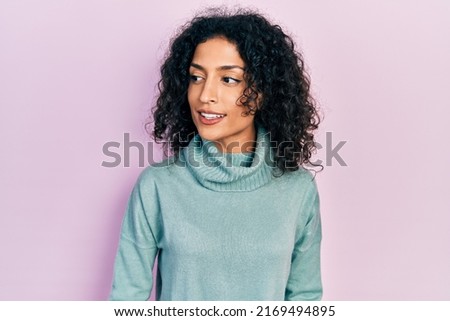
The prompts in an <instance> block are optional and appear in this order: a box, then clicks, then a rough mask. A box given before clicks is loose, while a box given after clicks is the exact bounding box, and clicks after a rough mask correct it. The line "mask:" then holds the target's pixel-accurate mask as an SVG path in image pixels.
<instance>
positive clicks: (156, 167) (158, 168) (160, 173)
mask: <svg viewBox="0 0 450 321" xmlns="http://www.w3.org/2000/svg"><path fill="white" fill-rule="evenodd" d="M178 163H179V161H178V160H177V158H175V157H174V156H171V157H168V158H165V159H163V160H161V161H159V162H155V163H153V164H150V165H148V166H147V167H145V168H144V169H143V170H142V172H141V173H140V175H139V178H138V184H145V185H148V184H149V183H155V182H157V181H167V178H168V177H169V176H172V177H173V176H176V175H177V168H178V167H182V166H179V164H178Z"/></svg>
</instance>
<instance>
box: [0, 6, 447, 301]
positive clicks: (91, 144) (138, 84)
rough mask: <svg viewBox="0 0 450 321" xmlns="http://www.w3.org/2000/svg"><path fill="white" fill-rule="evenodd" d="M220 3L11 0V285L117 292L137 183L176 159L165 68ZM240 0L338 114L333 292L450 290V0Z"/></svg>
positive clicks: (6, 181) (328, 225) (7, 102)
mask: <svg viewBox="0 0 450 321" xmlns="http://www.w3.org/2000/svg"><path fill="white" fill-rule="evenodd" d="M220 3H223V2H216V1H196V0H193V1H175V0H166V1H145V0H120V1H119V0H115V1H106V0H103V1H100V0H95V1H56V0H53V1H52V0H42V1H20V0H2V1H1V2H0V106H1V109H0V137H1V139H2V142H1V157H0V184H1V185H0V186H1V187H0V188H1V193H0V195H1V196H0V197H1V202H0V253H1V259H0V299H2V300H104V299H106V298H107V296H108V293H109V290H110V286H111V278H112V272H113V271H112V269H113V262H114V257H115V254H116V249H117V242H118V237H119V230H120V224H121V220H122V216H123V214H124V211H125V206H126V201H127V199H128V196H129V193H130V191H131V188H132V186H133V184H134V182H135V180H136V178H137V176H138V175H139V173H140V172H141V171H142V169H143V167H142V166H140V165H147V163H148V162H149V161H150V162H151V161H156V160H158V159H161V153H160V149H159V147H158V146H156V147H153V146H149V145H146V144H147V142H148V141H149V138H147V136H146V133H145V131H144V128H143V124H144V121H145V117H146V116H147V113H148V110H149V109H150V107H151V106H152V104H153V102H154V96H155V93H156V91H155V86H156V83H157V80H158V68H159V66H160V64H161V62H162V59H163V57H164V54H165V50H166V48H167V45H168V43H169V40H170V38H171V36H173V35H174V33H175V30H176V29H177V28H178V27H179V26H180V25H182V24H183V23H184V22H186V21H187V20H188V19H190V18H191V17H192V15H193V14H194V13H195V12H196V11H198V10H199V9H201V8H202V7H204V6H207V5H216V4H220ZM226 3H227V4H229V5H234V4H236V2H234V1H232V2H231V1H230V2H226ZM239 3H240V4H242V5H243V6H246V5H250V6H253V7H255V8H258V9H259V10H260V11H261V12H262V13H265V14H266V15H267V16H269V17H270V18H271V19H272V21H273V22H275V23H278V24H280V25H281V26H282V27H283V28H284V29H285V30H286V31H287V32H289V33H290V34H291V35H292V37H293V38H294V40H295V41H296V43H297V44H298V46H299V49H300V51H301V52H302V53H303V54H304V57H305V60H306V64H307V66H308V71H309V73H310V75H311V78H312V84H313V91H314V95H315V97H316V99H317V101H318V103H319V106H320V108H321V112H322V113H323V114H324V121H323V123H322V126H321V127H320V130H319V133H318V140H319V142H320V143H321V145H322V146H323V148H322V149H320V150H319V151H318V153H317V154H316V155H315V158H316V159H319V160H322V161H323V165H324V170H323V172H321V173H319V174H318V175H317V180H318V185H319V191H320V195H321V211H322V220H323V235H324V237H323V243H322V244H323V245H322V270H323V284H324V299H325V300H449V299H450V273H449V271H450V217H449V214H450V195H449V180H450V170H449V168H448V166H449V165H450V152H449V150H448V148H449V146H448V138H449V134H448V133H449V131H448V120H449V116H450V112H449V108H450V103H449V101H450V90H449V85H450V59H449V57H450V36H449V32H448V31H449V30H450V19H449V17H450V2H449V1H446V0H441V1H438V0H433V1H406V0H405V1H356V0H353V1H351V0H341V1H332V0H328V1H325V0H323V1H297V0H295V1H294V0H291V1H280V0H277V1H274V0H270V1H269V0H266V1H256V0H253V1H250V0H247V1H239ZM108 142H112V143H113V145H111V146H116V147H114V148H111V149H110V151H114V152H115V153H116V154H117V155H120V157H121V159H120V164H118V165H117V166H113V167H107V166H105V164H107V163H108V164H111V163H112V162H113V161H114V158H112V157H111V156H108V155H107V154H105V152H104V149H103V146H104V145H105V144H107V143H108ZM132 142H136V144H134V145H133V144H132ZM137 143H140V144H142V145H143V148H142V149H143V150H144V152H145V155H143V154H142V153H141V161H142V162H144V163H145V164H139V160H140V159H139V149H138V147H136V145H138V144H137ZM133 146H135V147H133ZM327 146H328V147H327ZM125 147H128V148H129V149H126V148H125ZM144 147H145V149H144ZM148 154H150V155H148ZM126 160H128V161H129V164H126ZM211 201H213V200H211ZM276 219H277V217H274V220H276Z"/></svg>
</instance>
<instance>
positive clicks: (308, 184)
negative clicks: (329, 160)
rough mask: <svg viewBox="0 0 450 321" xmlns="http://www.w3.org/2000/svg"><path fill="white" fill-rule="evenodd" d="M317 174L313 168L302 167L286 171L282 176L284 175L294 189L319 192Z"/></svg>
mask: <svg viewBox="0 0 450 321" xmlns="http://www.w3.org/2000/svg"><path fill="white" fill-rule="evenodd" d="M316 174H317V173H315V172H314V171H313V170H310V169H307V168H304V167H300V168H299V169H297V170H294V171H287V172H285V173H284V174H283V175H282V177H283V176H284V177H285V180H286V181H287V182H288V183H289V184H290V185H291V186H292V187H293V188H294V189H299V190H302V191H306V192H310V193H317V182H316Z"/></svg>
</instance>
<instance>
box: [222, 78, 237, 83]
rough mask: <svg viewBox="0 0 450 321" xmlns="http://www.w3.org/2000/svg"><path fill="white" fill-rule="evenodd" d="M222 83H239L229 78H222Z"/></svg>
mask: <svg viewBox="0 0 450 321" xmlns="http://www.w3.org/2000/svg"><path fill="white" fill-rule="evenodd" d="M223 81H224V82H225V83H227V84H238V83H240V82H241V81H240V80H239V79H235V78H231V77H223Z"/></svg>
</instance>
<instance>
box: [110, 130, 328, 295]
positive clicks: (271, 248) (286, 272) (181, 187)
mask: <svg viewBox="0 0 450 321" xmlns="http://www.w3.org/2000/svg"><path fill="white" fill-rule="evenodd" d="M269 141H270V135H269V134H268V133H267V132H266V131H265V130H264V129H263V128H262V127H258V130H257V145H256V150H255V152H254V153H252V154H250V153H236V154H235V153H233V154H226V153H225V154H222V153H219V152H218V150H217V148H216V147H215V146H214V144H212V143H211V142H208V141H203V140H202V139H201V138H200V137H199V136H198V135H197V136H195V137H194V138H193V139H192V140H191V142H190V143H189V146H187V147H186V148H184V149H183V150H182V151H181V152H180V155H179V157H178V158H176V159H175V158H171V159H169V160H168V161H166V162H162V163H159V164H155V165H152V166H149V167H147V168H146V169H145V170H144V171H143V172H142V174H141V175H140V176H139V179H138V181H137V183H136V185H135V187H134V189H133V191H132V193H131V196H130V198H129V202H128V206H127V210H126V213H125V217H124V220H123V223H122V231H121V236H120V242H119V248H118V252H117V256H116V261H115V266H114V279H113V286H112V291H111V294H110V299H111V300H147V299H148V298H149V295H150V292H151V288H152V286H153V284H154V283H156V296H157V300H196V301H205V300H226V301H231V300H270V301H278V300H319V299H320V298H321V296H322V283H321V273H320V242H321V223H320V211H319V197H318V193H317V187H316V184H315V181H314V180H313V178H312V175H311V174H310V173H309V172H308V171H306V170H304V169H299V170H297V171H294V172H286V173H285V174H283V175H282V176H280V177H275V176H273V175H272V173H273V169H274V165H273V162H272V161H271V158H272V157H271V153H270V149H269ZM157 256H158V272H157V278H156V280H155V281H156V282H154V280H153V279H152V267H153V264H154V262H155V259H156V257H157Z"/></svg>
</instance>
